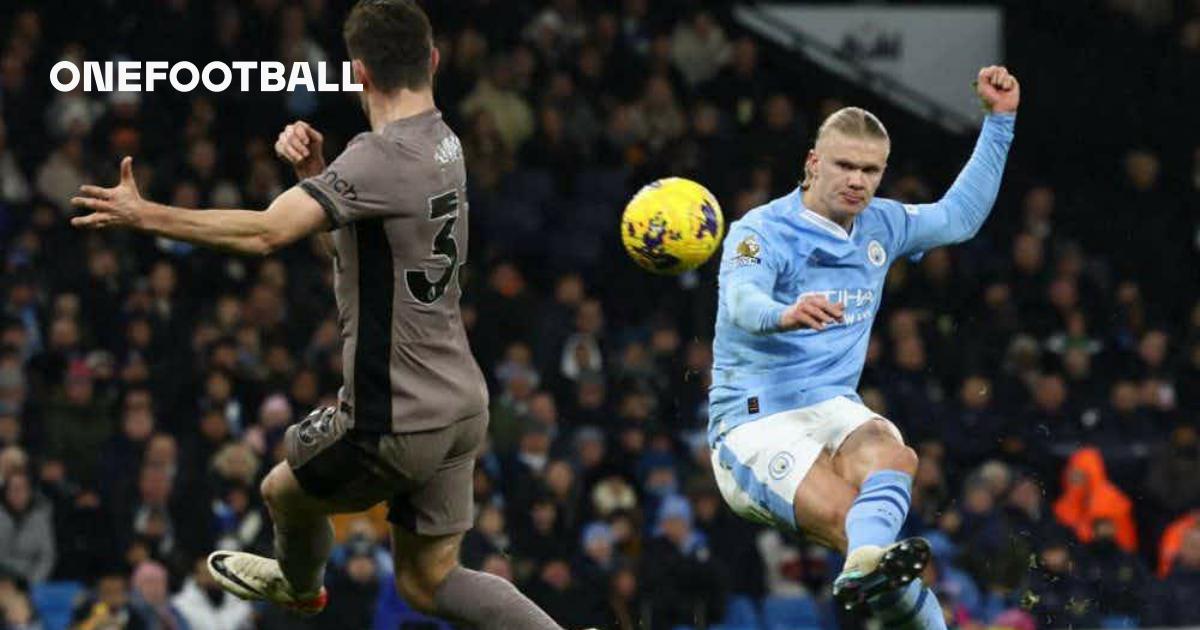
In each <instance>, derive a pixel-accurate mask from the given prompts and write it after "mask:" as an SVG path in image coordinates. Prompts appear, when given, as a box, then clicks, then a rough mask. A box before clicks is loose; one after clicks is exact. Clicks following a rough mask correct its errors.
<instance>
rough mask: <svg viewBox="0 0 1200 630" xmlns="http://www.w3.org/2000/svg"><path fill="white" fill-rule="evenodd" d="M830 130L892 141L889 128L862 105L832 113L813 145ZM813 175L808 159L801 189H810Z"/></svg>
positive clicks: (818, 131)
mask: <svg viewBox="0 0 1200 630" xmlns="http://www.w3.org/2000/svg"><path fill="white" fill-rule="evenodd" d="M830 131H836V132H838V133H840V134H842V135H846V136H850V137H851V138H864V139H867V140H883V141H884V142H891V138H890V137H889V136H888V132H887V129H886V128H885V127H884V126H883V123H882V122H880V121H879V118H877V117H876V116H875V114H872V113H871V112H869V111H867V110H865V109H863V108H861V107H843V108H841V109H839V110H837V111H836V112H833V113H832V114H830V115H829V117H828V118H826V119H825V122H823V123H821V127H820V128H819V129H818V130H817V139H816V140H815V141H814V142H813V146H814V147H816V146H817V144H818V143H820V142H821V138H824V137H825V134H826V133H828V132H830ZM812 176H813V174H812V171H810V170H809V169H808V160H807V159H806V160H804V180H803V181H801V182H800V190H808V188H809V186H811V185H812Z"/></svg>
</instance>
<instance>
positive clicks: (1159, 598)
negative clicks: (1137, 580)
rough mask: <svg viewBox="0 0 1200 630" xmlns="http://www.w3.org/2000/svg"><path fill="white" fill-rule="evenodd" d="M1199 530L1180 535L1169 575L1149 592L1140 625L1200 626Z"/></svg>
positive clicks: (1194, 527) (1192, 529)
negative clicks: (1177, 549) (1148, 599)
mask: <svg viewBox="0 0 1200 630" xmlns="http://www.w3.org/2000/svg"><path fill="white" fill-rule="evenodd" d="M1196 593H1200V527H1196V526H1193V527H1191V528H1190V529H1188V530H1187V531H1186V532H1184V534H1183V538H1182V540H1181V543H1180V547H1179V553H1178V555H1176V556H1175V562H1174V564H1172V566H1171V572H1170V574H1169V575H1168V576H1167V577H1166V579H1164V580H1163V581H1162V582H1160V583H1158V584H1157V585H1156V586H1155V588H1154V589H1153V590H1152V593H1151V595H1150V601H1149V602H1148V605H1147V606H1146V614H1145V617H1143V619H1142V622H1143V624H1144V625H1146V626H1194V625H1196V624H1200V597H1197V596H1196Z"/></svg>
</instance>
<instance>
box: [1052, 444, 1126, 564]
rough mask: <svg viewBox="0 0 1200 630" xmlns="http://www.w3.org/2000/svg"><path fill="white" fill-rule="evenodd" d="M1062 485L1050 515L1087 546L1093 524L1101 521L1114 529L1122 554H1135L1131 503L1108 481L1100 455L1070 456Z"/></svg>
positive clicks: (1085, 451) (1081, 452) (1088, 450)
mask: <svg viewBox="0 0 1200 630" xmlns="http://www.w3.org/2000/svg"><path fill="white" fill-rule="evenodd" d="M1062 483H1063V494H1062V496H1061V497H1060V498H1059V499H1058V501H1056V502H1055V503H1054V514H1055V516H1057V517H1058V521H1059V522H1060V523H1062V524H1063V525H1065V526H1066V527H1069V528H1070V529H1071V530H1072V531H1073V532H1074V533H1075V536H1076V537H1077V538H1078V539H1079V540H1080V541H1082V542H1085V543H1087V542H1091V541H1092V539H1093V537H1094V536H1095V529H1094V528H1095V526H1096V522H1097V521H1099V520H1101V519H1103V520H1105V521H1108V522H1109V523H1111V525H1112V526H1113V527H1114V528H1115V529H1116V534H1115V536H1114V538H1115V539H1116V541H1117V545H1118V546H1120V547H1121V548H1122V549H1124V550H1126V551H1136V550H1137V545H1138V542H1137V541H1138V539H1137V526H1136V524H1135V523H1134V521H1133V503H1132V502H1131V501H1130V500H1129V497H1128V496H1126V495H1125V493H1124V492H1121V490H1120V489H1118V488H1117V487H1116V486H1114V485H1113V484H1112V482H1110V481H1109V480H1108V475H1107V474H1106V473H1105V470H1104V459H1103V457H1102V456H1101V455H1100V451H1098V450H1096V449H1095V448H1083V449H1080V450H1078V451H1076V452H1075V453H1074V454H1073V455H1071V458H1070V460H1068V461H1067V467H1066V469H1065V470H1064V471H1063V482H1062Z"/></svg>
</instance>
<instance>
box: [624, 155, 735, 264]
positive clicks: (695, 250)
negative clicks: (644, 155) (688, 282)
mask: <svg viewBox="0 0 1200 630" xmlns="http://www.w3.org/2000/svg"><path fill="white" fill-rule="evenodd" d="M724 229H725V219H724V217H722V216H721V206H720V204H718V203H717V198H716V197H714V196H713V194H712V193H711V192H709V191H708V189H707V188H705V187H704V186H701V185H700V184H697V183H696V182H694V181H692V180H690V179H684V178H682V177H668V178H666V179H660V180H658V181H655V182H651V183H649V184H647V185H645V186H643V187H642V189H641V190H639V191H638V193H637V194H636V195H634V196H633V199H630V200H629V205H627V206H625V213H624V215H623V216H622V217H621V242H623V243H624V244H625V251H627V252H629V255H630V256H631V257H632V258H633V260H634V262H636V263H637V264H638V266H640V267H642V268H643V269H646V270H647V271H651V272H654V273H659V274H670V275H674V274H679V273H683V272H685V271H688V270H691V269H695V268H696V267H699V266H700V265H702V264H704V261H706V260H708V258H709V257H710V256H712V254H713V252H715V251H717V247H719V246H720V245H721V235H722V234H723V232H724Z"/></svg>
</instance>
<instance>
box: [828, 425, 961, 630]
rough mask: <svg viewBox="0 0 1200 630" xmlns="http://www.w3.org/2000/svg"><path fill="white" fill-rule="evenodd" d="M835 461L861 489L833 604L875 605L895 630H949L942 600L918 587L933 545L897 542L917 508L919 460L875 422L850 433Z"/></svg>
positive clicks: (849, 515)
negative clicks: (908, 629)
mask: <svg viewBox="0 0 1200 630" xmlns="http://www.w3.org/2000/svg"><path fill="white" fill-rule="evenodd" d="M832 461H833V467H834V470H835V471H836V472H837V474H838V476H840V477H841V478H843V479H845V480H846V482H847V483H849V484H852V485H854V486H855V487H857V488H858V492H857V497H856V498H855V499H854V501H853V503H852V504H851V506H850V507H849V509H848V510H847V512H846V519H845V528H846V539H847V547H846V552H847V553H846V565H845V566H844V567H843V569H842V573H841V574H840V575H839V576H838V577H837V579H836V580H835V581H834V589H833V591H834V597H835V598H837V600H838V601H839V602H841V603H842V604H843V605H845V606H847V607H852V606H855V605H858V604H862V603H868V604H870V605H871V607H872V608H873V609H874V610H875V612H876V613H878V614H879V615H880V617H881V618H882V619H883V621H884V622H885V623H886V624H887V625H889V627H892V626H900V627H912V628H927V629H928V628H945V620H944V619H943V618H942V615H941V607H940V605H939V604H938V602H937V598H936V597H935V596H934V595H933V593H932V592H931V591H929V590H928V589H927V588H925V587H924V585H923V584H922V583H921V581H920V580H919V579H918V576H919V575H920V574H921V572H922V570H923V569H924V568H925V566H926V565H927V564H928V563H929V559H930V548H929V543H928V542H927V541H925V540H924V539H921V538H910V539H906V540H901V541H899V542H896V536H897V535H898V534H899V532H900V528H901V527H902V526H903V525H904V520H905V518H906V517H907V516H908V508H909V504H910V503H911V501H912V495H911V492H912V476H913V475H914V474H916V470H917V454H916V452H914V451H913V450H912V449H911V448H909V447H908V446H905V444H904V443H903V441H901V439H900V437H899V435H897V433H896V432H895V431H894V429H893V428H892V426H891V424H890V423H888V422H887V421H886V420H883V419H874V420H871V421H869V422H866V423H864V424H863V425H861V426H860V427H858V428H857V429H856V430H855V431H854V432H853V433H851V434H850V436H849V437H848V438H846V440H845V442H843V443H842V446H841V447H840V448H839V449H838V452H837V454H836V455H835V456H834V457H833V460H832Z"/></svg>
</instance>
